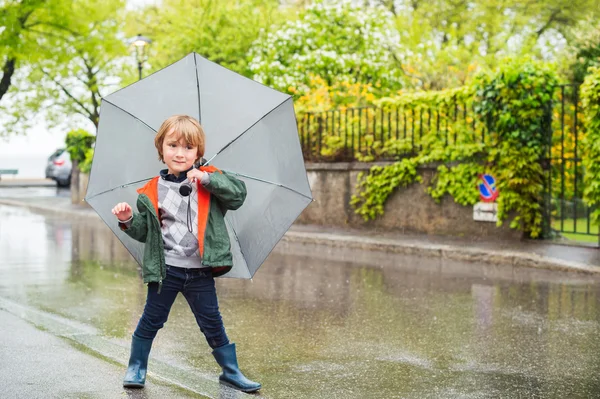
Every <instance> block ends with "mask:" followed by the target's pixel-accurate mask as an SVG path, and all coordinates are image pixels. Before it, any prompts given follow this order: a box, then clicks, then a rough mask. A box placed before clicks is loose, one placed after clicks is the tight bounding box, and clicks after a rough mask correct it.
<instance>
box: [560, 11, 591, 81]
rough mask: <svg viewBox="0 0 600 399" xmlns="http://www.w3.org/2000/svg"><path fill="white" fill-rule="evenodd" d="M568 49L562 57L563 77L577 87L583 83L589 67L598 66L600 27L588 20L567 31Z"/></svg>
mask: <svg viewBox="0 0 600 399" xmlns="http://www.w3.org/2000/svg"><path fill="white" fill-rule="evenodd" d="M568 34H569V37H570V40H569V47H568V48H567V49H566V51H565V54H564V55H563V56H564V59H565V62H563V63H562V64H563V65H564V67H565V72H564V73H565V75H567V76H568V78H569V80H570V81H572V82H574V83H575V84H577V85H580V84H582V83H583V81H584V79H585V77H586V76H587V75H588V70H589V68H590V67H599V66H600V27H599V26H598V22H597V20H595V19H592V18H588V19H586V20H584V21H580V22H579V24H578V25H577V26H576V27H575V28H573V29H572V30H571V31H569V33H568Z"/></svg>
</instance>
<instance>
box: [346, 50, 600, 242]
mask: <svg viewBox="0 0 600 399" xmlns="http://www.w3.org/2000/svg"><path fill="white" fill-rule="evenodd" d="M556 83H557V82H556V78H555V75H554V73H553V72H552V71H551V70H550V69H549V68H548V67H547V66H546V65H544V64H541V63H538V62H533V61H525V62H515V61H510V62H507V63H505V64H504V65H503V67H502V68H501V69H500V70H498V71H497V72H496V73H495V74H493V75H482V76H480V77H479V78H478V79H476V80H475V82H474V83H473V84H472V85H470V86H465V87H463V88H460V89H453V90H445V91H440V92H419V93H409V94H403V95H402V96H400V97H399V98H386V99H383V100H381V101H380V103H379V105H380V106H398V105H401V106H403V107H404V108H405V109H415V110H419V109H421V108H429V109H434V108H438V109H439V107H443V106H448V105H451V104H454V102H455V101H457V100H458V101H459V102H460V103H463V104H466V105H467V106H469V107H472V106H474V108H475V111H476V115H475V116H476V117H477V119H478V120H477V122H478V123H476V124H473V123H471V122H472V121H470V122H469V121H460V119H459V120H457V121H455V122H453V123H452V125H451V126H449V127H448V129H449V131H451V132H452V135H454V136H455V137H456V138H455V139H454V142H453V143H448V142H446V141H445V140H444V138H443V137H440V136H439V135H438V134H439V133H438V132H437V131H429V132H427V133H426V134H425V135H424V137H421V138H420V141H419V143H417V144H418V146H419V148H420V150H419V151H418V153H417V154H408V153H403V154H404V156H405V158H404V159H402V160H401V161H399V162H397V163H394V164H392V165H389V166H386V167H381V166H375V167H373V168H371V170H370V173H369V175H368V176H367V177H366V178H361V179H359V183H358V186H357V188H358V193H357V195H355V196H354V197H353V198H352V201H351V204H352V205H353V206H354V207H355V208H356V210H355V211H356V213H358V214H359V215H361V216H362V217H363V218H364V219H365V220H370V219H374V218H375V217H377V216H379V215H382V214H383V209H384V204H385V201H386V200H387V198H388V197H389V196H390V195H391V194H392V193H393V192H394V191H395V190H396V189H397V188H398V187H406V186H408V185H409V184H412V183H414V182H416V181H421V179H420V177H419V175H418V173H417V168H418V167H419V166H422V165H432V164H436V163H439V164H440V165H439V166H438V167H437V174H436V176H435V178H434V179H433V182H432V185H431V186H430V187H428V189H427V191H428V193H429V194H430V195H431V196H432V197H433V198H434V199H435V200H436V201H440V200H441V198H442V197H443V196H444V195H446V194H449V195H450V196H452V197H453V198H454V201H455V202H457V203H459V204H461V205H473V204H475V203H476V202H477V201H478V198H479V195H478V192H477V180H478V176H479V175H480V174H481V173H483V172H486V171H487V172H491V173H493V174H494V175H495V176H496V179H497V181H498V183H497V184H498V188H499V190H500V197H499V199H498V212H499V213H498V218H499V222H498V223H499V224H502V222H503V221H504V220H506V219H507V218H508V217H509V215H510V216H512V215H514V218H513V219H512V221H511V224H510V226H511V227H513V228H518V229H521V230H522V231H523V232H524V233H525V234H526V235H528V236H530V237H538V236H539V235H540V234H541V232H542V222H543V213H542V211H543V207H542V200H543V198H542V196H543V192H544V171H543V169H542V166H541V158H542V155H543V154H544V151H547V145H548V144H549V143H547V141H548V140H547V138H548V137H549V136H548V135H547V133H549V129H550V125H551V112H552V99H553V93H554V86H555V85H556ZM473 126H485V127H486V132H485V134H486V140H485V143H482V142H479V141H478V140H477V139H476V138H479V137H481V136H482V133H483V132H482V131H481V127H478V128H473ZM477 129H479V130H477ZM446 140H447V139H446ZM598 150H599V151H600V148H598ZM598 189H599V190H600V187H599V188H598ZM596 198H598V197H596Z"/></svg>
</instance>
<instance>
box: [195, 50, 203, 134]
mask: <svg viewBox="0 0 600 399" xmlns="http://www.w3.org/2000/svg"><path fill="white" fill-rule="evenodd" d="M197 55H198V54H196V53H195V52H194V65H195V67H196V68H194V70H195V72H196V89H198V90H197V91H198V122H200V123H202V105H201V103H200V78H199V77H198V61H197V60H196V58H197Z"/></svg>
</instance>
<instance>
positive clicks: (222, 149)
mask: <svg viewBox="0 0 600 399" xmlns="http://www.w3.org/2000/svg"><path fill="white" fill-rule="evenodd" d="M291 98H292V97H291V96H290V97H288V98H286V99H285V100H283V101H282V102H281V103H280V104H279V105H278V106H276V107H273V109H272V110H270V111H269V112H267V113H266V114H264V115H263V116H262V117H261V118H260V119H259V120H257V121H256V122H254V123H253V124H252V126H250V127H249V128H248V129H246V130H244V131H243V132H242V133H241V134H240V135H239V136H237V137H236V138H234V139H233V140H231V141H230V142H229V143H227V145H225V147H223V148H221V149H220V150H219V152H217V153H216V154H215V155H213V157H212V158H211V159H209V160H208V162H207V164H209V163H211V162H212V160H213V159H215V158H216V157H217V156H218V155H219V154H220V153H222V152H223V151H225V149H226V148H227V147H229V146H230V145H231V144H233V143H234V142H236V141H237V140H238V139H239V138H240V137H242V136H243V135H244V134H246V133H247V132H248V131H249V130H250V129H252V128H253V127H254V126H255V125H256V124H257V123H258V122H260V121H262V120H263V119H265V118H266V117H267V116H269V114H270V113H271V112H273V111H275V110H276V109H277V108H279V107H281V106H282V105H283V104H284V103H285V102H286V101H288V100H290V99H291Z"/></svg>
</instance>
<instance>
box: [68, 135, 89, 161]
mask: <svg viewBox="0 0 600 399" xmlns="http://www.w3.org/2000/svg"><path fill="white" fill-rule="evenodd" d="M95 141H96V136H94V135H93V134H90V133H88V132H87V131H85V130H83V129H75V130H71V131H70V132H69V133H67V137H66V139H65V143H66V145H67V151H68V152H69V155H70V156H71V160H72V161H74V162H77V163H81V162H83V161H84V160H85V157H86V153H87V151H88V150H89V149H91V148H92V145H93V144H94V142H95Z"/></svg>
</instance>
